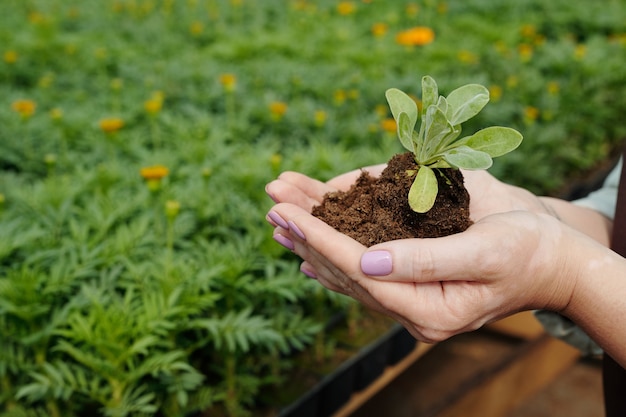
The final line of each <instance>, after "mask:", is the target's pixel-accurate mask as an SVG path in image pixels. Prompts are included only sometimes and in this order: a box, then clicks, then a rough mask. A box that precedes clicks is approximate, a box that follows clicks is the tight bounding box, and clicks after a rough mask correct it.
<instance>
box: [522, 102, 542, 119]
mask: <svg viewBox="0 0 626 417" xmlns="http://www.w3.org/2000/svg"><path fill="white" fill-rule="evenodd" d="M538 117H539V109H538V108H536V107H533V106H527V107H526V108H524V119H525V120H526V121H527V122H533V121H535V120H537V118H538Z"/></svg>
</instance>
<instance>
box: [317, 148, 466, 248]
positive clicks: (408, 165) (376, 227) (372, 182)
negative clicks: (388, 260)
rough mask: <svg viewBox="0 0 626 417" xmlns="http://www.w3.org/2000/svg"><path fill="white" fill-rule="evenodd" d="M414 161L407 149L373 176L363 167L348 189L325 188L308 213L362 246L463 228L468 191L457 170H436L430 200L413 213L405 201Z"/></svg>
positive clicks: (441, 233) (415, 167)
mask: <svg viewBox="0 0 626 417" xmlns="http://www.w3.org/2000/svg"><path fill="white" fill-rule="evenodd" d="M417 169H418V168H417V164H416V163H415V158H414V157H413V154H412V153H411V152H406V153H403V154H399V155H395V156H394V157H393V158H391V159H390V160H389V162H388V165H387V167H386V168H385V170H384V171H383V172H382V174H381V176H380V177H379V178H374V177H372V176H371V175H369V174H368V173H367V172H365V171H364V172H363V173H362V174H361V176H360V177H359V178H358V180H357V181H356V183H354V184H353V185H352V187H351V188H350V189H349V190H348V191H345V192H343V191H338V192H333V193H329V194H327V195H326V196H325V197H324V200H323V201H322V203H321V204H320V205H319V206H316V207H314V208H313V215H314V216H316V217H318V218H320V219H321V220H323V221H324V222H326V223H327V224H329V225H330V226H332V227H334V228H335V229H337V230H338V231H340V232H342V233H344V234H346V235H348V236H350V237H352V238H353V239H355V240H357V241H358V242H360V243H361V244H363V245H365V246H368V247H369V246H373V245H375V244H378V243H382V242H387V241H390V240H396V239H407V238H415V237H417V238H428V237H442V236H447V235H451V234H454V233H459V232H462V231H464V230H466V229H467V228H468V227H469V226H470V225H471V224H472V221H471V220H470V218H469V193H468V192H467V190H466V189H465V186H464V185H463V174H462V173H461V171H460V170H457V169H437V170H435V174H436V175H437V182H438V185H439V193H438V194H437V199H436V200H435V205H434V207H433V208H432V209H430V210H429V211H428V212H426V213H417V212H415V211H413V210H412V209H411V207H410V206H409V202H408V194H409V189H410V188H411V184H413V179H414V176H413V175H410V174H408V173H407V172H411V171H412V172H416V170H417Z"/></svg>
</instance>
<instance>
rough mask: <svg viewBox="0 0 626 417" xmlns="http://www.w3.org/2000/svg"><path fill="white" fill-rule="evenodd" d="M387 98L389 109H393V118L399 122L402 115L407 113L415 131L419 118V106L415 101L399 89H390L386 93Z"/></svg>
mask: <svg viewBox="0 0 626 417" xmlns="http://www.w3.org/2000/svg"><path fill="white" fill-rule="evenodd" d="M385 97H386V98H387V103H389V108H390V109H391V114H393V118H394V119H396V121H399V118H400V113H406V115H407V116H408V117H409V122H410V125H411V129H414V128H415V124H416V123H417V117H418V114H417V104H416V103H415V101H414V100H413V99H412V98H411V97H409V96H408V95H406V94H405V93H404V92H403V91H400V90H398V89H397V88H390V89H389V90H387V91H386V92H385Z"/></svg>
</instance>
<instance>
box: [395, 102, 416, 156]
mask: <svg viewBox="0 0 626 417" xmlns="http://www.w3.org/2000/svg"><path fill="white" fill-rule="evenodd" d="M414 128H415V124H414V123H413V124H412V123H411V120H410V118H409V116H408V115H407V114H406V113H405V112H402V113H400V114H399V115H398V138H400V143H402V146H404V147H405V148H406V149H408V150H409V151H411V152H414V151H415V148H414V144H413V132H414V130H413V129H414Z"/></svg>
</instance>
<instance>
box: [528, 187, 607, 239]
mask: <svg viewBox="0 0 626 417" xmlns="http://www.w3.org/2000/svg"><path fill="white" fill-rule="evenodd" d="M539 199H540V200H541V202H542V203H543V205H544V206H545V207H546V210H547V211H548V212H549V214H552V215H553V216H555V217H557V218H558V219H560V220H561V221H562V222H564V223H565V224H567V225H568V226H570V227H572V228H574V229H576V230H578V231H579V232H582V233H584V234H586V235H587V236H589V237H591V238H593V239H594V240H595V241H597V242H599V243H600V244H602V245H603V246H609V245H610V243H611V230H612V227H613V222H612V221H611V220H610V219H609V218H607V217H606V216H604V215H603V214H601V213H599V212H597V211H595V210H592V209H590V208H587V207H582V206H577V205H575V204H572V203H571V202H569V201H565V200H559V199H557V198H551V197H540V198H539Z"/></svg>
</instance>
